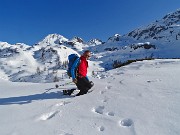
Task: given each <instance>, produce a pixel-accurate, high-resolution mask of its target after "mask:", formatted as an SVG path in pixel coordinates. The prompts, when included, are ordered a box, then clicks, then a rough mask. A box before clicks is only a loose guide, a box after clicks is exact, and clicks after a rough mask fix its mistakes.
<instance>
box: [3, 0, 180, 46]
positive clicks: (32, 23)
mask: <svg viewBox="0 0 180 135" xmlns="http://www.w3.org/2000/svg"><path fill="white" fill-rule="evenodd" d="M178 8H180V0H0V41H4V42H8V43H10V44H14V43H17V42H23V43H25V44H28V45H32V44H35V43H37V42H39V41H40V40H42V39H43V38H44V37H45V36H47V35H48V34H52V33H57V34H61V35H63V36H64V37H66V38H68V39H71V38H73V37H74V36H79V37H81V38H83V39H84V40H85V41H88V40H90V39H92V38H99V39H101V40H103V41H106V40H107V39H108V38H109V37H110V36H112V35H114V34H116V33H118V34H121V35H123V34H126V33H128V32H130V31H131V30H134V29H135V28H138V27H141V26H146V25H148V24H149V23H151V22H154V21H155V20H158V19H161V18H162V17H164V16H165V15H166V14H167V13H170V12H174V11H176V9H178Z"/></svg>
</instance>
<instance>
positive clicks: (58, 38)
mask: <svg viewBox="0 0 180 135" xmlns="http://www.w3.org/2000/svg"><path fill="white" fill-rule="evenodd" d="M85 49H89V50H91V51H92V53H93V55H92V58H91V62H90V63H91V64H92V66H93V69H91V71H97V72H98V71H99V70H103V69H105V70H107V69H112V68H115V67H119V66H121V65H124V64H126V63H130V62H132V61H136V60H143V59H154V58H180V53H179V51H180V10H177V11H176V12H173V13H169V14H167V15H166V16H164V17H163V18H162V19H160V20H157V21H155V22H153V23H151V24H149V25H148V26H144V27H141V28H138V29H135V30H133V31H131V32H129V33H127V34H125V35H120V34H115V35H113V36H112V37H110V38H108V39H107V41H106V42H103V41H101V40H99V39H92V40H90V41H88V42H86V41H84V40H83V39H82V38H80V37H77V36H76V37H74V38H72V39H67V38H65V37H64V36H62V35H59V34H49V35H48V36H46V37H45V38H44V39H42V40H41V41H39V42H38V43H36V44H34V45H33V46H28V45H26V44H23V43H17V44H14V45H10V44H8V43H6V42H0V70H1V72H3V78H7V79H10V80H11V81H31V82H52V81H54V79H53V78H56V79H55V80H57V81H58V80H60V79H61V78H62V77H66V73H65V72H66V66H67V57H68V55H69V54H71V53H77V54H79V55H80V54H81V53H82V51H83V50H85ZM57 77H59V78H58V79H57Z"/></svg>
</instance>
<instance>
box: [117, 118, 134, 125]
mask: <svg viewBox="0 0 180 135" xmlns="http://www.w3.org/2000/svg"><path fill="white" fill-rule="evenodd" d="M119 124H120V126H122V127H132V126H133V125H134V122H133V121H132V120H131V119H128V118H127V119H123V120H121V121H120V122H119Z"/></svg>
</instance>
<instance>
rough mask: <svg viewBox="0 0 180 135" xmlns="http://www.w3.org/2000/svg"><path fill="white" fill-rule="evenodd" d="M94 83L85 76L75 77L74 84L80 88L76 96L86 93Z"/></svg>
mask: <svg viewBox="0 0 180 135" xmlns="http://www.w3.org/2000/svg"><path fill="white" fill-rule="evenodd" d="M93 85H94V84H93V83H92V82H91V81H89V80H88V79H87V78H86V77H82V78H77V83H76V86H77V88H78V89H79V90H80V92H79V93H78V94H77V95H76V96H80V95H83V94H86V93H87V92H88V90H89V89H91V88H92V86H93Z"/></svg>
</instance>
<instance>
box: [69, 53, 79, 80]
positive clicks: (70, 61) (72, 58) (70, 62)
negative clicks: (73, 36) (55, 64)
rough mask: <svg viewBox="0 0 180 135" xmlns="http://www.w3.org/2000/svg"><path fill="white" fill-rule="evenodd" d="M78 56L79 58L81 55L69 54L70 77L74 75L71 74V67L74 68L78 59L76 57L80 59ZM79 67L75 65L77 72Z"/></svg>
mask: <svg viewBox="0 0 180 135" xmlns="http://www.w3.org/2000/svg"><path fill="white" fill-rule="evenodd" d="M78 58H79V56H78V55H77V54H70V55H69V56H68V61H69V63H68V70H67V74H68V76H69V77H72V75H71V68H72V66H73V64H74V62H75V61H76V59H78ZM77 67H78V65H77ZM77 67H75V71H74V72H75V73H76V72H77Z"/></svg>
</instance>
